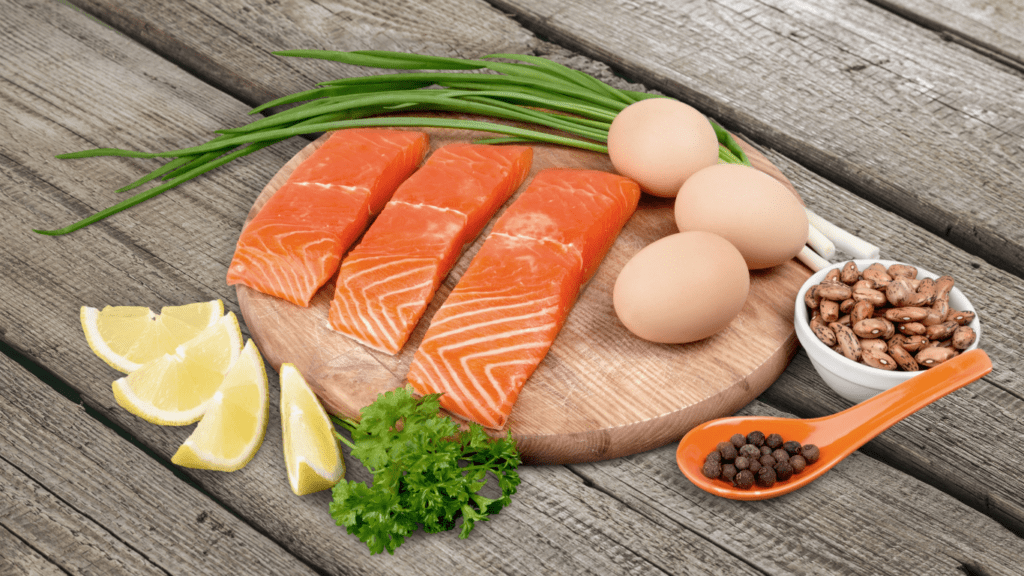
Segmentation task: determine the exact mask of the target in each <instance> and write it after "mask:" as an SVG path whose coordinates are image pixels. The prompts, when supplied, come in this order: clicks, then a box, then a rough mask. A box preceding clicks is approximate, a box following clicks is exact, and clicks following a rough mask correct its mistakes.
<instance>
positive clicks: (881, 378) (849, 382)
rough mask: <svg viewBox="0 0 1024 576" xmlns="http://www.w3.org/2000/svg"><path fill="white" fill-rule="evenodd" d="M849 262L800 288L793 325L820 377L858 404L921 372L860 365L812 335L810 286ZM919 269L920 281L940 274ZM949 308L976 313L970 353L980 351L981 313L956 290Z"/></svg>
mask: <svg viewBox="0 0 1024 576" xmlns="http://www.w3.org/2000/svg"><path fill="white" fill-rule="evenodd" d="M846 262H849V260H844V261H843V262H840V263H838V264H834V265H832V266H829V267H827V268H824V269H822V270H819V271H818V272H816V273H815V274H814V275H813V276H811V277H810V278H808V279H807V282H805V283H804V285H803V286H801V287H800V293H799V294H797V296H796V309H795V314H794V323H795V325H796V337H797V339H798V340H800V345H801V346H803V347H804V350H806V351H807V356H808V357H809V358H810V359H811V364H813V365H814V368H815V370H817V371H818V374H820V375H821V378H822V380H824V381H825V383H826V384H828V386H829V387H830V388H832V389H833V390H835V391H836V393H837V394H839V395H840V396H842V397H843V398H846V399H847V400H849V401H850V402H854V403H857V402H862V401H864V400H867V399H868V398H871V397H872V396H874V395H875V394H878V393H879V392H882V391H885V390H888V389H890V388H892V387H893V386H896V385H897V384H901V383H902V382H904V381H905V380H907V379H908V378H911V377H913V376H916V375H918V374H920V373H921V372H922V371H920V370H919V371H916V372H904V371H902V370H882V369H880V368H872V367H870V366H867V365H865V364H861V363H860V362H854V361H853V360H850V359H849V358H847V357H846V356H843V355H842V354H840V353H838V352H836V351H834V350H832V349H831V348H829V347H828V346H826V345H825V343H824V342H822V341H821V340H819V339H818V337H817V336H815V335H814V332H813V331H811V327H810V324H809V321H810V318H809V316H808V311H807V305H806V304H804V294H805V293H806V292H807V290H808V289H809V288H810V287H811V286H814V285H816V284H820V283H821V281H822V280H823V279H824V278H825V275H826V274H828V272H829V270H832V269H835V268H840V269H841V268H842V267H843V266H844V265H845V264H846ZM854 262H855V263H856V264H857V268H858V269H860V270H864V269H865V268H867V267H868V266H870V265H871V264H873V263H875V262H880V263H882V265H884V266H885V267H886V268H888V267H889V266H890V265H892V264H903V262H896V261H895V260H854ZM911 266H912V264H911ZM916 268H917V277H918V278H938V275H937V274H933V273H931V272H929V271H927V270H922V269H921V268H920V267H916ZM949 307H950V308H952V309H954V310H960V311H971V312H974V320H973V321H972V322H971V323H970V324H969V326H970V327H971V328H973V329H974V333H975V334H976V335H977V336H976V338H975V339H974V343H973V344H971V346H970V347H969V348H968V350H973V349H974V348H977V347H978V341H980V340H981V323H980V321H979V318H978V311H977V310H975V309H974V306H972V305H971V303H970V301H968V300H967V297H966V296H964V294H963V292H961V291H960V290H959V289H958V288H957V287H955V286H954V287H953V289H952V290H951V291H950V292H949Z"/></svg>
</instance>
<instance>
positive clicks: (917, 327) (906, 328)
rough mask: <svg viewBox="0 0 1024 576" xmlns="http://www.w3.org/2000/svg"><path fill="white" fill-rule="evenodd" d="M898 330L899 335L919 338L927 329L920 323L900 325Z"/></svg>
mask: <svg viewBox="0 0 1024 576" xmlns="http://www.w3.org/2000/svg"><path fill="white" fill-rule="evenodd" d="M898 330H899V331H900V334H905V335H907V336H921V335H923V334H924V333H925V332H926V331H927V330H928V327H927V326H925V325H924V324H921V323H920V322H904V323H903V324H900V327H899V328H898Z"/></svg>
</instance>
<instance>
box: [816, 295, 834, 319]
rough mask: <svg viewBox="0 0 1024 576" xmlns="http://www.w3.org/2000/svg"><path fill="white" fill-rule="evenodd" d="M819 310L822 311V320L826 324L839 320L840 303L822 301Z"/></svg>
mask: <svg viewBox="0 0 1024 576" xmlns="http://www.w3.org/2000/svg"><path fill="white" fill-rule="evenodd" d="M818 309H819V310H821V319H822V320H824V321H825V322H835V321H836V320H838V319H839V303H838V302H836V301H834V300H822V301H821V305H820V306H819V307H818Z"/></svg>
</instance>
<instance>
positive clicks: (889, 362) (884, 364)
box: [860, 350, 897, 370]
mask: <svg viewBox="0 0 1024 576" xmlns="http://www.w3.org/2000/svg"><path fill="white" fill-rule="evenodd" d="M860 357H861V359H862V360H863V361H864V363H865V364H867V365H868V366H871V367H872V368H881V369H882V370H895V369H896V368H897V364H896V360H894V359H893V357H892V356H889V355H888V354H886V353H885V352H879V351H877V350H863V351H862V352H861V355H860Z"/></svg>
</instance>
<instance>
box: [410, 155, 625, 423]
mask: <svg viewBox="0 0 1024 576" xmlns="http://www.w3.org/2000/svg"><path fill="white" fill-rule="evenodd" d="M639 198H640V187H639V186H638V185H637V184H636V183H635V182H633V181H632V180H629V179H627V178H623V177H622V176H618V175H615V174H609V173H607V172H598V171H592V170H561V169H551V170H544V171H541V172H540V173H539V174H537V176H536V177H535V178H534V180H533V182H531V183H530V185H529V186H527V188H526V190H524V191H523V193H522V194H521V195H520V197H519V198H518V199H516V201H515V202H513V203H512V205H511V206H509V208H508V209H507V210H506V211H505V213H504V214H502V215H501V217H500V218H499V219H498V221H497V222H495V224H494V228H493V229H492V230H491V233H490V235H488V237H487V239H486V240H485V241H484V244H483V246H481V248H480V251H479V252H478V253H477V254H476V256H475V257H474V258H473V261H472V262H471V263H470V265H469V268H468V269H467V270H466V273H465V274H463V275H462V278H460V279H459V282H458V284H457V285H456V286H455V289H454V290H452V293H451V294H450V295H449V296H448V299H447V300H446V301H445V303H444V304H443V305H442V306H441V308H440V309H439V310H438V311H437V313H436V314H434V317H433V319H432V320H431V323H430V327H429V328H428V329H427V332H426V334H425V335H424V337H423V342H422V343H421V344H420V347H419V349H418V350H417V351H416V355H415V357H414V358H413V362H412V366H411V367H410V369H409V375H408V378H409V381H410V382H411V383H412V386H413V388H414V389H415V390H416V392H417V393H419V394H430V393H436V392H443V393H444V394H443V395H442V396H441V406H442V407H443V408H444V409H446V410H448V411H449V412H452V413H454V414H457V415H459V416H462V417H463V418H466V419H468V420H472V421H474V422H478V423H480V424H481V425H483V426H487V427H489V428H501V427H502V426H504V425H505V421H506V420H507V418H508V415H509V413H511V411H512V406H513V404H515V401H516V398H517V397H518V396H519V391H520V389H522V387H523V384H524V383H525V382H526V379H527V378H529V377H530V374H532V373H533V371H534V369H536V368H537V365H538V364H540V361H541V360H542V359H543V358H544V356H545V355H546V354H547V351H548V349H549V348H550V347H551V344H552V343H553V342H554V340H555V336H556V335H557V334H558V332H559V330H561V328H562V325H563V324H564V323H565V319H566V317H567V316H568V315H569V310H570V309H571V308H572V306H573V304H574V303H575V302H576V298H577V296H578V295H579V291H580V287H581V286H582V285H583V284H584V283H586V281H587V280H589V279H590V277H591V276H592V275H593V274H594V272H595V271H596V270H597V267H598V265H599V264H600V262H601V259H602V258H604V255H605V254H606V253H607V251H608V249H609V248H610V247H611V245H612V243H613V242H614V241H615V238H616V237H617V236H618V234H619V231H620V230H621V229H622V226H623V225H625V223H626V220H628V219H629V217H630V216H631V215H632V214H633V211H634V210H635V209H636V205H637V202H638V201H639Z"/></svg>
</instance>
